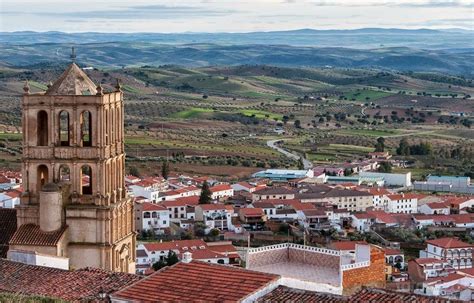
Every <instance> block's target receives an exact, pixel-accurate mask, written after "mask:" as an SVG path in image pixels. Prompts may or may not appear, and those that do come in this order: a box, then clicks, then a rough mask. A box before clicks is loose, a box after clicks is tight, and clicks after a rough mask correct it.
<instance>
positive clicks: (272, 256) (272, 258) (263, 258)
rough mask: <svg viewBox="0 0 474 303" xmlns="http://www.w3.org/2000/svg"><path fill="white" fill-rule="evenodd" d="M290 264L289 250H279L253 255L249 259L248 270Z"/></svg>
mask: <svg viewBox="0 0 474 303" xmlns="http://www.w3.org/2000/svg"><path fill="white" fill-rule="evenodd" d="M283 262H288V248H287V247H284V248H278V249H271V250H266V251H260V252H258V253H251V254H249V255H248V257H247V261H246V264H247V268H249V269H252V268H255V267H257V266H264V265H269V264H275V263H283Z"/></svg>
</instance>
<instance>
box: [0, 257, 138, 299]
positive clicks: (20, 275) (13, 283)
mask: <svg viewBox="0 0 474 303" xmlns="http://www.w3.org/2000/svg"><path fill="white" fill-rule="evenodd" d="M140 279H141V278H140V277H139V276H137V275H132V274H125V273H115V272H108V271H105V270H102V269H97V268H83V269H79V270H76V271H67V270H62V269H57V268H50V267H43V266H34V265H27V264H23V263H18V262H12V261H7V260H3V259H0V292H7V293H18V291H20V292H21V293H22V294H25V295H39V296H45V297H50V298H60V299H63V300H67V301H90V300H97V298H98V295H99V293H100V292H105V293H107V294H111V293H113V292H115V291H117V290H119V289H122V288H123V287H125V286H127V285H130V284H131V283H133V282H136V281H138V280H140Z"/></svg>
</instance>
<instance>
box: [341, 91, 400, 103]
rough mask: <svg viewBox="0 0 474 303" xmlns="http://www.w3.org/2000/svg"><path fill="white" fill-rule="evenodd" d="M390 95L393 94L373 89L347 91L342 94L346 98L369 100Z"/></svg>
mask: <svg viewBox="0 0 474 303" xmlns="http://www.w3.org/2000/svg"><path fill="white" fill-rule="evenodd" d="M390 95H393V94H391V93H387V92H382V91H375V90H360V91H356V92H348V93H346V94H345V95H344V96H345V97H346V98H347V100H353V101H361V102H370V101H374V100H377V99H380V98H383V97H387V96H390ZM367 98H368V99H367Z"/></svg>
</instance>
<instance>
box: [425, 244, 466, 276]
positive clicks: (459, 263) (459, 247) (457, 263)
mask: <svg viewBox="0 0 474 303" xmlns="http://www.w3.org/2000/svg"><path fill="white" fill-rule="evenodd" d="M426 243H427V247H426V249H425V250H421V251H420V258H435V259H439V260H447V261H448V262H449V263H450V265H451V266H452V267H453V268H455V269H463V268H471V267H472V265H473V263H472V258H473V255H472V253H473V250H474V245H472V244H469V243H465V242H463V241H460V240H458V239H456V238H439V239H435V240H428V241H426Z"/></svg>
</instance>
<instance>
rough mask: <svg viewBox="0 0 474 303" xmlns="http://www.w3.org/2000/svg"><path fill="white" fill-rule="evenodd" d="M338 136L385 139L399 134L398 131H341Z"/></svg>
mask: <svg viewBox="0 0 474 303" xmlns="http://www.w3.org/2000/svg"><path fill="white" fill-rule="evenodd" d="M337 133H338V134H343V135H358V136H369V137H386V136H393V135H398V134H400V133H401V132H400V131H399V130H395V129H390V130H382V129H343V130H340V131H338V132H337Z"/></svg>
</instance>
